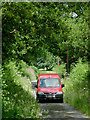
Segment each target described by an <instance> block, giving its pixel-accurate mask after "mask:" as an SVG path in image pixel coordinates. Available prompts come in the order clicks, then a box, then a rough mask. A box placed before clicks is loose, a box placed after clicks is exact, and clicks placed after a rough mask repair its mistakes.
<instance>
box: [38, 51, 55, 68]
mask: <svg viewBox="0 0 90 120" xmlns="http://www.w3.org/2000/svg"><path fill="white" fill-rule="evenodd" d="M55 65H56V57H55V56H54V55H53V54H52V53H50V52H48V51H46V55H45V57H44V58H43V57H39V58H38V59H37V67H38V68H39V69H46V70H52V68H53V67H54V66H55Z"/></svg>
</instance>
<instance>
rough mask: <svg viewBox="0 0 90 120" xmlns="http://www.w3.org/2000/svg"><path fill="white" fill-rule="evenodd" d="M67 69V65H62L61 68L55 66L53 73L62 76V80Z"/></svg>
mask: <svg viewBox="0 0 90 120" xmlns="http://www.w3.org/2000/svg"><path fill="white" fill-rule="evenodd" d="M65 67H66V66H65V64H64V63H62V64H60V65H59V66H55V67H54V68H53V71H54V72H56V73H57V74H58V75H59V76H60V78H62V77H64V76H65V74H66V68H65Z"/></svg>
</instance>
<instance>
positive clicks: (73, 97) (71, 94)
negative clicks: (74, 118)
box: [63, 59, 90, 116]
mask: <svg viewBox="0 0 90 120" xmlns="http://www.w3.org/2000/svg"><path fill="white" fill-rule="evenodd" d="M88 74H89V73H88V63H87V62H82V60H81V59H79V61H78V62H77V63H76V64H74V65H73V66H71V72H70V74H69V76H68V77H67V78H65V79H64V80H63V82H64V84H65V87H64V88H63V89H64V101H65V102H66V103H69V104H71V105H72V106H73V107H75V108H77V109H78V110H80V111H82V112H83V113H85V114H86V115H88V116H90V114H89V105H90V104H89V96H88V95H89V88H88V80H89V79H88Z"/></svg>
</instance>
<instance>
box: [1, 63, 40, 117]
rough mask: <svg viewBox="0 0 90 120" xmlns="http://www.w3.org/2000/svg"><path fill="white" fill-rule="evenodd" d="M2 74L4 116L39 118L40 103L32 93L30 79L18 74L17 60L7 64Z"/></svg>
mask: <svg viewBox="0 0 90 120" xmlns="http://www.w3.org/2000/svg"><path fill="white" fill-rule="evenodd" d="M2 75H3V76H2V90H3V91H2V117H3V118H27V117H31V118H38V117H39V116H38V114H37V113H38V110H39V109H38V104H37V102H36V101H35V100H34V98H33V97H32V95H31V86H30V81H29V80H28V79H27V78H26V77H21V75H20V73H19V74H18V68H17V67H16V65H15V62H10V63H9V64H8V65H7V64H5V65H4V67H3V74H2Z"/></svg>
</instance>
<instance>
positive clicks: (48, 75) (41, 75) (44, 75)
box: [39, 73, 59, 78]
mask: <svg viewBox="0 0 90 120" xmlns="http://www.w3.org/2000/svg"><path fill="white" fill-rule="evenodd" d="M39 77H40V78H41V77H59V75H58V74H55V73H48V74H39Z"/></svg>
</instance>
